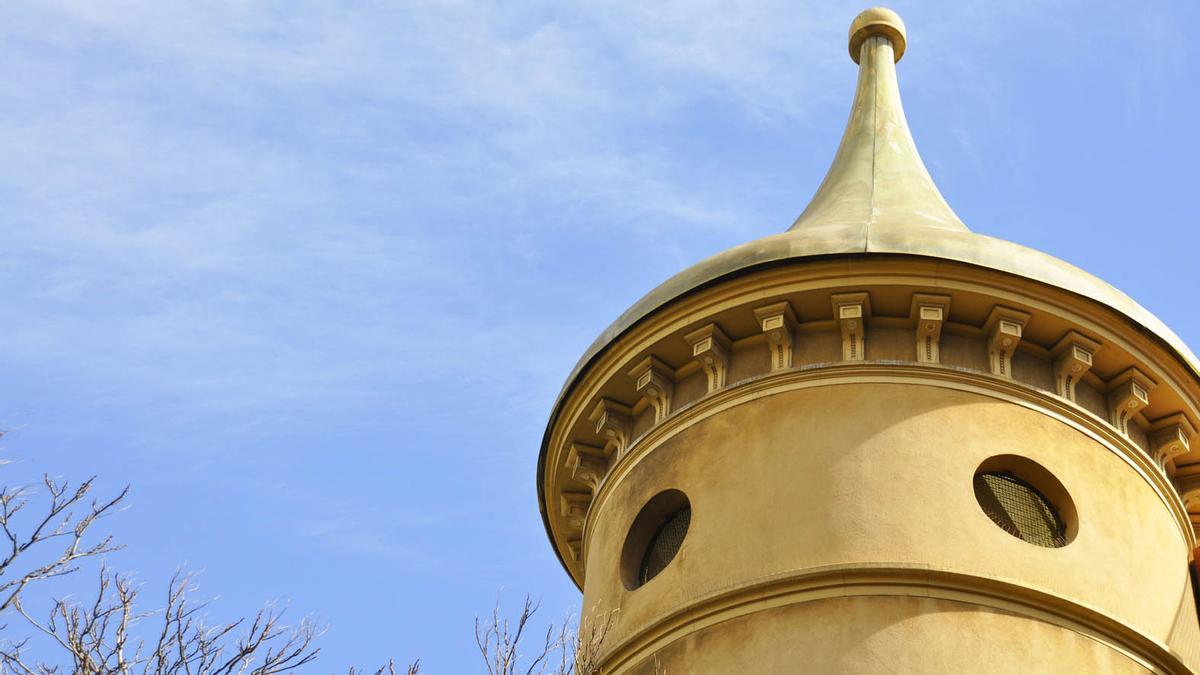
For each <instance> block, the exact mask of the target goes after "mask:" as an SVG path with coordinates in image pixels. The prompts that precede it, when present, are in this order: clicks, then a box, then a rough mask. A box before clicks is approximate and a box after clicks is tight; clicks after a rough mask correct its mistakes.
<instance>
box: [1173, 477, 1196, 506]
mask: <svg viewBox="0 0 1200 675" xmlns="http://www.w3.org/2000/svg"><path fill="white" fill-rule="evenodd" d="M1173 482H1174V483H1175V490H1176V491H1177V492H1178V493H1179V498H1180V499H1182V500H1183V506H1184V508H1186V509H1187V511H1188V513H1193V514H1194V513H1196V512H1197V511H1200V473H1190V474H1187V475H1184V476H1175V478H1174V479H1173Z"/></svg>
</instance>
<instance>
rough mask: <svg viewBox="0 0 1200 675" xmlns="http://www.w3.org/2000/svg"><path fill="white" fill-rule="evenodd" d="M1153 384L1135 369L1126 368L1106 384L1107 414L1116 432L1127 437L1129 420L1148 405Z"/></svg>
mask: <svg viewBox="0 0 1200 675" xmlns="http://www.w3.org/2000/svg"><path fill="white" fill-rule="evenodd" d="M1153 388H1154V382H1152V381H1151V380H1150V378H1149V377H1146V375H1145V374H1144V373H1143V372H1142V371H1140V370H1138V369H1137V368H1128V369H1126V370H1125V371H1124V372H1123V373H1121V374H1120V375H1118V376H1116V377H1115V378H1113V380H1112V381H1111V382H1109V383H1108V412H1109V415H1110V417H1111V418H1112V423H1113V426H1115V427H1116V428H1117V431H1119V432H1121V433H1122V434H1125V435H1126V436H1128V435H1129V420H1131V419H1133V416H1134V415H1136V414H1137V413H1139V412H1141V410H1142V409H1143V408H1145V407H1146V406H1148V405H1150V390H1151V389H1153Z"/></svg>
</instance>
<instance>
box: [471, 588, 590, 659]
mask: <svg viewBox="0 0 1200 675" xmlns="http://www.w3.org/2000/svg"><path fill="white" fill-rule="evenodd" d="M539 608H540V604H539V603H538V602H535V601H534V600H533V599H532V598H531V597H530V596H528V595H526V596H525V602H524V604H523V605H522V607H521V612H520V614H518V616H517V618H516V619H515V620H512V621H510V620H509V619H507V618H505V617H503V616H502V615H501V611H500V605H499V603H497V604H496V606H495V607H494V608H493V609H492V615H491V617H490V618H489V619H486V620H481V619H480V618H478V617H476V619H475V644H476V645H477V646H478V648H479V654H480V656H482V657H483V662H484V665H485V666H486V667H487V672H488V673H489V675H519V674H520V673H524V675H534V674H535V673H536V674H537V675H547V674H550V675H595V674H597V673H599V672H600V669H599V661H598V656H599V655H600V650H601V646H602V645H603V643H604V639H605V637H606V636H607V635H608V631H609V629H610V628H611V627H612V623H613V618H614V615H613V614H612V613H607V614H604V615H603V616H602V617H600V619H599V620H595V619H594V620H592V621H584V622H583V623H582V625H581V626H580V627H579V630H578V631H573V630H572V629H571V626H570V622H566V621H565V622H563V624H562V625H561V626H560V627H558V628H556V627H555V626H554V625H553V624H550V625H549V626H548V627H547V628H546V632H545V634H544V635H542V636H541V639H540V640H539V642H538V643H536V644H535V645H533V647H532V648H531V649H530V651H529V652H528V653H525V652H523V651H522V650H523V648H524V646H525V645H523V644H522V641H523V640H524V639H525V638H526V637H527V629H528V627H529V620H530V619H531V618H533V615H534V614H536V613H537V611H538V609H539ZM556 656H557V657H558V658H557V662H556V659H555V657H556Z"/></svg>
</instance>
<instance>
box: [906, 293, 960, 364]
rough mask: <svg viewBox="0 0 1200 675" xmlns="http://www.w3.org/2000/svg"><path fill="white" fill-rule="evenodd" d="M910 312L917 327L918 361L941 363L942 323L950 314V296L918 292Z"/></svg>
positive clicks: (910, 316) (914, 296)
mask: <svg viewBox="0 0 1200 675" xmlns="http://www.w3.org/2000/svg"><path fill="white" fill-rule="evenodd" d="M908 313H909V318H911V319H912V321H913V323H914V324H916V327H917V362H918V363H941V362H942V352H941V349H940V343H941V339H942V324H943V323H945V321H946V319H947V318H949V316H950V296H948V295H925V294H924V293H916V294H914V295H913V300H912V307H911V308H909V310H908Z"/></svg>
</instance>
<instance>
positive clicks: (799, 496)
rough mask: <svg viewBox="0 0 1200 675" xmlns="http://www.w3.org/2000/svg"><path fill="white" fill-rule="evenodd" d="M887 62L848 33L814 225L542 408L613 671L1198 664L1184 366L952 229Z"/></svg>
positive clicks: (681, 305)
mask: <svg viewBox="0 0 1200 675" xmlns="http://www.w3.org/2000/svg"><path fill="white" fill-rule="evenodd" d="M906 44H907V38H906V34H905V29H904V25H903V23H902V22H901V21H900V18H899V17H898V16H896V15H895V14H894V13H892V12H890V11H888V10H883V9H873V10H868V11H866V12H863V13H862V14H861V15H859V17H857V18H856V19H855V20H854V22H853V24H852V26H851V29H850V40H849V47H850V56H851V58H852V59H853V60H854V61H855V62H856V63H857V64H858V65H859V68H860V74H859V80H858V85H857V91H856V94H855V99H854V104H853V107H852V110H851V116H850V120H849V122H848V125H847V128H846V131H845V134H844V136H843V138H842V142H841V146H840V147H839V149H838V152H837V155H836V157H835V158H834V160H833V164H832V166H831V168H830V170H829V173H828V175H827V176H826V178H825V180H824V182H823V183H822V184H821V186H820V187H819V189H818V190H817V193H816V195H815V196H814V197H813V199H812V201H811V203H810V204H809V206H808V208H807V209H806V210H805V211H804V212H803V214H802V215H801V216H800V217H799V218H798V219H797V220H796V222H795V224H793V225H792V227H791V228H790V229H789V230H788V231H786V232H784V233H782V234H778V235H774V236H769V237H766V238H763V239H759V240H757V241H753V242H750V243H747V244H744V245H741V246H738V247H736V248H734V249H731V250H729V251H726V252H724V253H721V254H719V255H717V256H714V257H712V258H709V259H708V260H705V261H702V262H700V263H699V264H697V265H695V266H693V267H692V268H690V269H688V270H685V271H684V272H682V273H680V274H678V275H676V276H675V277H673V278H671V279H670V280H668V281H667V282H665V283H664V284H662V285H661V286H659V287H658V288H656V289H654V290H653V291H651V292H650V293H649V294H648V295H646V296H645V297H644V298H643V299H642V300H640V301H639V302H638V303H637V304H635V305H634V306H633V307H632V308H630V309H629V310H628V311H627V312H625V314H623V315H622V316H621V317H620V318H619V319H618V320H617V322H616V323H615V324H613V325H612V326H611V327H610V328H609V329H608V330H607V331H605V333H604V334H603V335H601V336H600V338H599V339H597V340H596V342H595V343H594V344H593V345H592V346H591V348H589V350H588V351H587V353H586V354H584V356H583V358H582V359H581V360H580V362H579V364H578V365H577V366H576V368H575V370H574V372H572V373H571V375H570V377H569V378H568V380H567V384H566V385H565V387H564V388H563V391H562V393H561V394H560V396H559V398H558V400H557V402H556V403H555V406H554V409H553V412H552V415H551V418H550V422H549V424H548V427H547V430H546V434H545V438H544V440H543V445H542V449H541V456H540V459H539V467H538V486H537V487H538V497H539V503H540V507H541V509H542V516H543V519H544V520H545V523H546V529H547V532H548V534H549V537H550V541H551V544H552V545H553V548H554V550H555V552H556V553H557V555H558V556H559V558H560V559H561V561H562V563H563V566H564V567H565V569H566V571H567V573H568V574H570V575H571V577H572V579H573V580H574V581H575V582H576V584H578V585H579V587H580V588H581V589H582V590H583V596H584V599H583V608H584V620H585V622H587V621H591V622H603V623H604V624H605V625H606V626H607V630H606V631H605V632H604V636H603V640H602V641H601V643H600V644H599V645H598V650H597V655H598V657H599V661H600V663H601V667H602V671H603V672H605V673H610V672H611V673H626V672H629V673H655V672H665V673H670V674H671V675H677V674H681V673H742V672H755V673H758V672H762V673H784V672H848V673H878V672H1010V671H1018V670H1023V671H1031V672H1072V673H1075V672H1087V673H1102V672H1115V673H1141V672H1165V673H1181V672H1200V624H1198V621H1197V611H1196V606H1197V603H1196V596H1195V592H1194V589H1193V581H1192V572H1191V569H1192V561H1193V559H1194V553H1193V552H1194V549H1195V548H1196V535H1195V532H1194V529H1193V522H1194V521H1195V520H1196V519H1197V518H1200V452H1192V450H1191V448H1190V443H1191V442H1192V440H1193V438H1194V436H1195V431H1196V428H1197V424H1200V361H1197V359H1196V357H1195V356H1194V355H1193V354H1192V353H1191V352H1190V351H1189V350H1188V348H1187V347H1186V346H1185V345H1184V344H1183V343H1182V341H1181V340H1180V339H1179V338H1178V337H1177V336H1175V334H1174V333H1172V332H1171V331H1170V330H1169V329H1168V328H1167V327H1166V326H1164V325H1163V324H1162V323H1161V322H1160V321H1159V320H1158V319H1156V318H1155V317H1154V316H1152V315H1151V314H1150V313H1149V312H1148V311H1146V310H1145V309H1143V308H1142V307H1140V306H1139V305H1138V304H1136V303H1135V302H1134V301H1132V300H1131V299H1130V298H1128V297H1127V296H1125V295H1124V294H1122V293H1121V292H1120V291H1118V290H1116V289H1115V288H1113V287H1112V286H1110V285H1108V284H1106V283H1105V282H1103V281H1101V280H1099V279H1097V278H1095V277H1093V276H1091V275H1089V274H1087V273H1086V272H1083V271H1082V270H1079V269H1077V268H1075V267H1073V266H1071V265H1069V264H1067V263H1064V262H1062V261H1060V260H1057V259H1055V258H1053V257H1051V256H1048V255H1046V254H1043V253H1039V252H1037V251H1034V250H1031V249H1028V248H1025V247H1022V246H1019V245H1017V244H1013V243H1009V242H1006V241H1002V240H999V239H994V238H991V237H986V236H983V235H979V234H974V233H972V232H971V231H970V230H969V229H967V227H966V226H965V225H964V224H963V223H962V222H961V221H960V220H959V218H958V217H957V216H956V215H955V213H954V211H953V210H952V209H951V208H950V207H949V206H948V205H947V203H946V201H945V200H944V199H943V198H942V196H941V194H940V193H939V192H938V189H937V187H936V186H935V185H934V183H933V181H932V179H931V178H930V176H929V174H928V172H927V171H926V169H925V166H924V164H923V163H922V161H921V159H920V157H919V155H918V153H917V150H916V147H915V146H914V144H913V140H912V137H911V135H910V133H909V130H908V126H907V123H906V121H905V118H904V112H903V108H902V106H901V102H900V96H899V88H898V84H897V80H896V62H898V61H899V60H900V58H901V56H902V55H903V54H904V50H905V48H906ZM1197 450H1200V447H1198V448H1197ZM1194 514H1195V515H1194ZM586 630H587V628H586V626H585V633H586Z"/></svg>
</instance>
